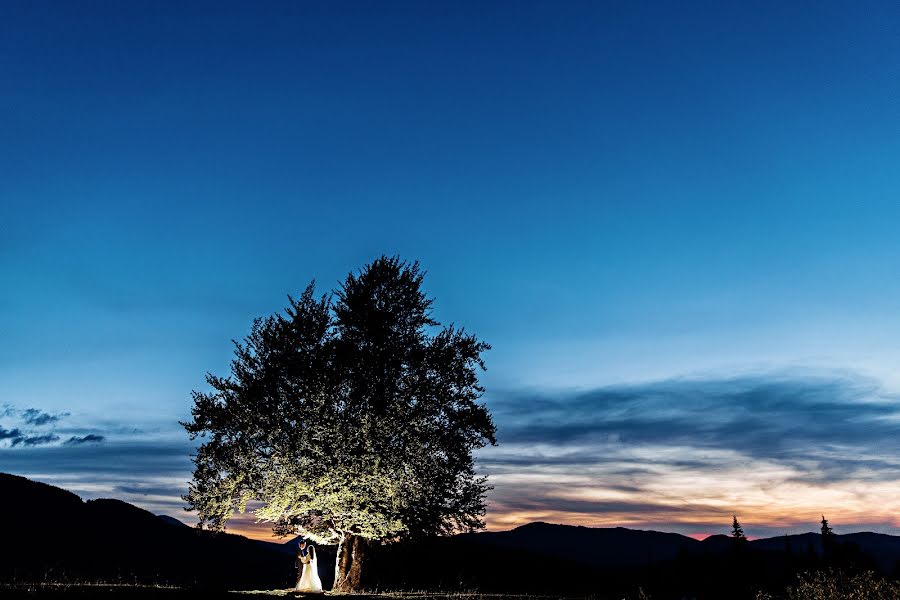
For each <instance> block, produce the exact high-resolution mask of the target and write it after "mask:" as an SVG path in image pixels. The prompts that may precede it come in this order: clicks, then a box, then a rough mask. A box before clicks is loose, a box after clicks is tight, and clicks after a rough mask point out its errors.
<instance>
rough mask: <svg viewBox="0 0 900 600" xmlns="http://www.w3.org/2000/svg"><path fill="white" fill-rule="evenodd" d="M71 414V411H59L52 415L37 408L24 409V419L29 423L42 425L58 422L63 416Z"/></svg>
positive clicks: (36, 425)
mask: <svg viewBox="0 0 900 600" xmlns="http://www.w3.org/2000/svg"><path fill="white" fill-rule="evenodd" d="M67 416H69V413H59V414H55V415H51V414H49V413H46V412H43V411H41V410H40V409H37V408H26V409H25V410H23V411H22V419H23V420H24V421H25V422H26V423H27V424H29V425H34V426H35V427H40V426H42V425H47V424H50V423H56V422H58V421H59V420H60V419H61V418H62V417H67Z"/></svg>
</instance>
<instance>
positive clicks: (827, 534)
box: [822, 515, 834, 542]
mask: <svg viewBox="0 0 900 600" xmlns="http://www.w3.org/2000/svg"><path fill="white" fill-rule="evenodd" d="M833 535H834V530H833V529H832V528H831V527H829V526H828V519H826V518H825V515H822V541H823V542H824V541H825V540H826V539H828V540H829V541H830V539H831V536H833Z"/></svg>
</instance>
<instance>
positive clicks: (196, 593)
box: [0, 584, 582, 600]
mask: <svg viewBox="0 0 900 600" xmlns="http://www.w3.org/2000/svg"><path fill="white" fill-rule="evenodd" d="M341 596H347V598H348V600H582V599H580V598H566V597H564V596H535V595H515V594H479V593H467V592H459V593H453V594H436V593H414V592H402V593H401V592H397V593H387V594H353V595H346V594H331V593H326V594H324V595H315V594H300V593H297V592H294V591H293V590H290V589H286V590H251V591H211V590H194V589H180V588H173V587H157V586H133V585H55V584H54V585H45V584H41V585H21V586H3V585H0V598H3V599H4V600H6V599H7V598H10V599H18V598H23V599H24V598H48V599H59V600H68V599H70V598H71V599H73V600H74V599H86V600H87V599H93V598H108V599H111V600H125V599H126V598H127V599H132V598H134V599H136V600H182V599H187V598H191V599H192V600H194V599H196V598H215V599H216V600H254V599H263V598H305V599H308V600H324V599H326V598H339V597H341Z"/></svg>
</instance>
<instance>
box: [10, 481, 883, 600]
mask: <svg viewBox="0 0 900 600" xmlns="http://www.w3.org/2000/svg"><path fill="white" fill-rule="evenodd" d="M0 515H3V519H4V525H3V528H2V530H0V531H2V533H3V535H2V538H0V539H2V541H3V543H2V544H0V581H36V580H39V581H46V580H50V581H68V582H72V581H100V580H102V581H127V582H141V583H169V584H176V585H182V586H193V587H206V588H229V589H247V588H268V589H274V588H282V589H283V588H286V587H290V586H291V585H292V584H293V582H294V581H295V577H296V570H295V566H294V554H295V552H296V547H297V544H298V543H299V539H300V538H299V537H297V538H293V539H290V540H288V541H286V542H285V543H283V544H276V543H269V542H261V541H256V540H249V539H247V538H244V537H242V536H237V535H230V534H213V533H210V532H207V531H200V530H198V529H196V528H193V527H189V526H187V525H185V524H184V523H182V522H181V521H179V520H178V519H175V518H173V517H168V516H164V515H163V516H157V515H153V514H151V513H149V512H147V511H145V510H142V509H140V508H137V507H135V506H132V505H130V504H128V503H126V502H121V501H119V500H109V499H103V500H92V501H88V502H82V500H81V499H80V498H79V497H78V496H76V495H75V494H72V493H70V492H67V491H65V490H61V489H59V488H55V487H53V486H49V485H46V484H43V483H38V482H34V481H30V480H28V479H25V478H23V477H17V476H14V475H6V474H0ZM836 540H837V541H838V544H839V548H840V550H839V554H840V560H841V561H842V562H843V563H846V564H852V565H856V566H857V567H859V568H874V567H877V568H878V569H879V570H881V571H882V572H883V573H885V574H892V573H894V572H895V570H896V569H897V567H898V565H900V537H897V536H891V535H885V534H877V533H854V534H848V535H840V536H837V537H836ZM317 548H318V550H319V558H320V563H319V573H320V575H321V577H322V579H323V583H324V584H325V586H326V587H328V586H330V583H331V578H332V576H333V565H334V551H335V548H334V547H333V546H324V545H319V546H318V547H317ZM747 548H748V550H747V552H746V553H745V554H744V555H741V556H737V555H736V554H735V552H734V548H733V544H732V540H731V538H729V537H728V536H725V535H714V536H711V537H709V538H707V539H705V540H703V541H698V540H695V539H693V538H689V537H686V536H683V535H679V534H675V533H661V532H657V531H641V530H634V529H625V528H622V527H614V528H592V527H573V526H568V525H552V524H548V523H531V524H528V525H523V526H521V527H517V528H515V529H513V530H510V531H498V532H482V533H473V534H462V535H457V536H452V537H447V538H437V539H431V540H424V541H419V542H415V543H403V544H390V545H386V546H382V547H379V548H375V549H373V552H372V554H371V555H370V556H369V558H368V559H367V561H368V563H367V567H366V569H367V572H368V574H369V582H368V585H370V586H371V587H372V588H377V589H397V590H401V589H407V590H409V589H415V590H426V589H432V590H436V589H441V590H460V589H478V590H482V591H485V592H488V591H491V592H507V593H529V594H534V593H548V594H560V593H570V594H580V595H585V594H594V595H596V594H597V593H598V590H600V589H602V590H604V593H606V594H619V595H618V597H620V598H621V597H622V595H624V594H626V593H631V592H632V591H634V589H635V588H634V586H635V585H637V584H641V585H642V586H644V587H645V589H652V590H654V591H655V592H656V593H655V594H651V595H653V597H659V598H667V597H670V596H671V597H675V598H678V597H681V596H682V595H686V596H687V597H691V596H692V595H693V596H696V597H698V598H701V597H717V596H716V595H715V594H716V593H717V590H720V589H721V586H727V585H730V582H732V581H733V580H734V577H735V573H737V572H738V571H736V570H735V569H739V572H740V573H741V575H740V578H739V579H740V581H742V582H743V584H745V585H746V586H748V587H747V589H748V590H750V588H751V587H753V586H762V587H765V586H767V585H768V586H770V587H771V586H777V585H781V586H783V585H784V584H785V583H786V582H788V581H790V580H791V578H792V577H793V576H794V574H795V573H797V572H802V571H804V570H808V569H810V568H817V567H819V566H822V565H823V564H825V563H823V562H822V559H821V557H822V555H823V551H822V541H821V536H820V535H819V534H816V533H807V534H800V535H790V536H779V537H774V538H766V539H759V540H754V541H752V542H750V543H749V544H748V545H747ZM736 557H737V558H736ZM897 572H900V571H897ZM654 586H655V587H654ZM754 589H757V588H754ZM669 592H672V594H669ZM730 593H733V596H732V597H733V598H739V597H743V596H741V594H738V593H737V592H736V591H735V590H731V591H730ZM748 593H749V592H748ZM710 594H712V595H710ZM597 597H598V598H599V597H602V596H597ZM746 597H752V595H749V596H746Z"/></svg>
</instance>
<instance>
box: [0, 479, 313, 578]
mask: <svg viewBox="0 0 900 600" xmlns="http://www.w3.org/2000/svg"><path fill="white" fill-rule="evenodd" d="M0 515H2V516H3V519H4V524H3V528H2V531H3V536H2V540H3V543H2V544H0V581H47V580H49V581H67V582H73V581H123V582H141V583H168V584H175V585H188V586H195V587H207V588H232V589H245V588H258V587H267V588H285V587H288V586H290V585H291V584H292V583H293V582H294V581H295V580H296V571H295V568H294V565H293V557H292V556H290V555H289V554H286V553H285V552H283V550H282V549H281V548H280V544H267V543H260V542H256V541H254V540H249V539H247V538H245V537H242V536H237V535H231V534H224V533H222V534H214V533H211V532H207V531H200V530H197V529H195V528H193V527H187V526H183V524H181V526H174V524H173V523H172V521H177V520H176V519H171V518H168V519H163V518H160V517H158V516H156V515H154V514H152V513H150V512H147V511H145V510H143V509H140V508H137V507H135V506H132V505H131V504H128V503H126V502H122V501H119V500H109V499H103V500H91V501H88V502H82V500H81V499H80V498H79V497H78V496H76V495H75V494H72V493H70V492H67V491H65V490H61V489H59V488H55V487H53V486H49V485H46V484H43V483H38V482H34V481H30V480H28V479H25V478H24V477H18V476H15V475H8V474H2V473H0ZM179 523H180V522H179Z"/></svg>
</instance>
